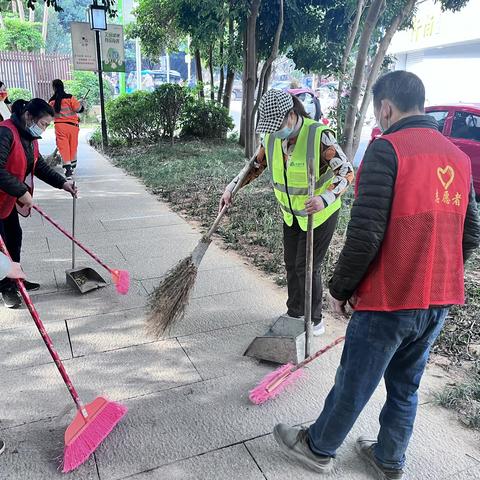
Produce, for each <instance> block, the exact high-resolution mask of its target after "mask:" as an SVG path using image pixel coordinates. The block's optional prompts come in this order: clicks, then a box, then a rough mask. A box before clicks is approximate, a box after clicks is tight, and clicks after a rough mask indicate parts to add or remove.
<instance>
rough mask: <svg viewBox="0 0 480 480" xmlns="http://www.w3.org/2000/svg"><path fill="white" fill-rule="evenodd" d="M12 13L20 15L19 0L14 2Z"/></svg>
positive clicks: (13, 0)
mask: <svg viewBox="0 0 480 480" xmlns="http://www.w3.org/2000/svg"><path fill="white" fill-rule="evenodd" d="M12 12H13V13H14V14H15V15H18V5H17V0H12Z"/></svg>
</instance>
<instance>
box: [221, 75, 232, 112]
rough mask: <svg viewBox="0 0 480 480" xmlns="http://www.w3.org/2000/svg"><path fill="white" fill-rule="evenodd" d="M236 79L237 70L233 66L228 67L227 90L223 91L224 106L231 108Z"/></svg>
mask: <svg viewBox="0 0 480 480" xmlns="http://www.w3.org/2000/svg"><path fill="white" fill-rule="evenodd" d="M234 80H235V72H234V70H233V69H232V68H230V67H227V80H226V82H225V90H224V92H223V106H224V107H225V108H228V110H230V100H231V98H232V89H233V82H234Z"/></svg>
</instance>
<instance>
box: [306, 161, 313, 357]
mask: <svg viewBox="0 0 480 480" xmlns="http://www.w3.org/2000/svg"><path fill="white" fill-rule="evenodd" d="M314 161H315V159H314V157H313V155H312V156H311V158H309V159H308V167H307V168H308V196H309V198H313V196H314V194H315V166H314ZM305 257H306V260H305V261H306V265H305V306H304V315H305V357H309V356H310V352H311V349H312V285H313V278H312V273H313V215H309V216H308V223H307V248H306V254H305Z"/></svg>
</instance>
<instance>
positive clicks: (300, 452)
mask: <svg viewBox="0 0 480 480" xmlns="http://www.w3.org/2000/svg"><path fill="white" fill-rule="evenodd" d="M273 438H274V439H275V441H276V442H277V443H278V445H279V447H280V449H281V450H282V452H283V453H285V454H286V455H287V456H288V457H290V458H293V459H295V460H297V461H298V462H300V463H301V464H302V465H304V466H305V467H308V468H309V469H311V470H313V471H315V472H317V473H329V472H330V471H331V470H332V466H333V459H332V457H324V456H322V455H317V454H316V453H313V452H312V450H311V449H310V446H309V445H308V433H307V429H306V428H295V427H289V426H288V425H285V424H283V423H279V424H278V425H275V428H274V429H273Z"/></svg>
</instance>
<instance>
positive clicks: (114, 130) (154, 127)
mask: <svg viewBox="0 0 480 480" xmlns="http://www.w3.org/2000/svg"><path fill="white" fill-rule="evenodd" d="M154 100H155V97H154V95H153V94H152V93H148V92H142V91H137V92H134V93H130V94H125V95H120V96H119V97H117V98H115V99H114V100H110V101H109V102H108V103H107V107H106V111H107V121H108V128H109V133H110V135H112V137H114V138H117V139H121V140H123V141H125V142H126V143H127V145H132V144H134V143H138V142H142V141H155V140H158V138H159V137H160V133H161V114H160V110H159V108H158V105H156V104H155V102H154Z"/></svg>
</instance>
